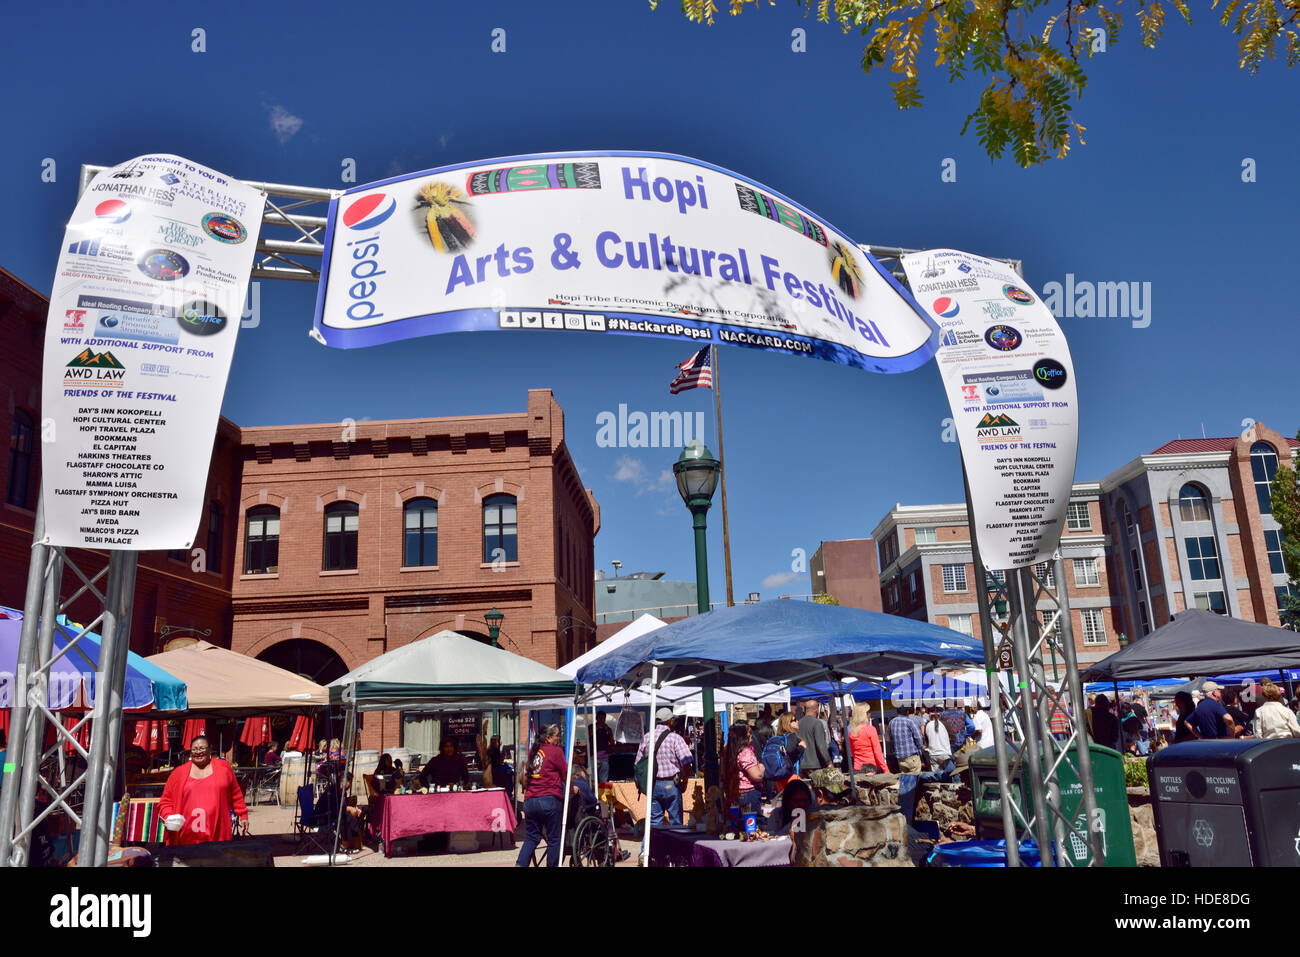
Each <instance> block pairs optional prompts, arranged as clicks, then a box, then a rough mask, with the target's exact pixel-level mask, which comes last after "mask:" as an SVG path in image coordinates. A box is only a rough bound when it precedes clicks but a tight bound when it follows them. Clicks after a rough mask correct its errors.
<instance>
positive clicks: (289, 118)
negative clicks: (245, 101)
mask: <svg viewBox="0 0 1300 957" xmlns="http://www.w3.org/2000/svg"><path fill="white" fill-rule="evenodd" d="M266 109H267V111H268V112H269V113H270V114H271V132H272V133H274V134H275V138H276V139H278V140H279V141H280V142H281V143H287V142H289V141H290V140H291V139H293V138H294V136H296V135H297V133H298V131H299V130H300V129H302V117H301V116H294V115H293V114H292V113H290V112H289V111H288V110H286V109H285V108H284V107H283V106H268V107H267V108H266Z"/></svg>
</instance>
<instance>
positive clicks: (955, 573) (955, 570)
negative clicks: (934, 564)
mask: <svg viewBox="0 0 1300 957" xmlns="http://www.w3.org/2000/svg"><path fill="white" fill-rule="evenodd" d="M949 569H952V572H951V575H950V574H949ZM959 577H960V580H961V587H960V588H958V587H957V581H958V578H959ZM950 578H951V580H952V587H949V579H950ZM968 589H969V586H968V585H967V583H966V565H965V564H964V563H962V564H956V565H944V566H943V593H944V594H945V595H957V594H960V593H962V592H964V591H967V590H968Z"/></svg>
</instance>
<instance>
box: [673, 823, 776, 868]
mask: <svg viewBox="0 0 1300 957" xmlns="http://www.w3.org/2000/svg"><path fill="white" fill-rule="evenodd" d="M650 866H651V867H789V866H790V839H789V838H788V837H776V838H772V839H771V840H770V841H722V840H718V839H717V838H714V837H710V836H709V835H708V834H706V833H705V832H703V831H696V830H694V829H692V828H677V827H655V828H651V829H650Z"/></svg>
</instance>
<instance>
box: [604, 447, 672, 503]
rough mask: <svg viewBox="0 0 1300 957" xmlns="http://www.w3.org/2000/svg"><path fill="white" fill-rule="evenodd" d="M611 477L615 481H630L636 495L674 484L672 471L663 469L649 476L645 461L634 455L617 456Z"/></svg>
mask: <svg viewBox="0 0 1300 957" xmlns="http://www.w3.org/2000/svg"><path fill="white" fill-rule="evenodd" d="M613 478H614V481H616V482H630V483H632V486H633V487H634V488H635V489H636V494H637V495H644V494H646V493H647V492H661V491H663V490H664V489H668V488H672V487H673V486H674V483H673V473H672V472H670V471H668V470H667V469H665V470H664V471H662V472H660V473H659V474H658V475H656V476H651V475H650V469H649V468H648V467H647V466H646V464H645V462H644V461H642V460H641V459H639V458H637V457H636V456H634V455H623V456H620V457H619V460H618V462H617V463H616V468H615V469H614V475H613Z"/></svg>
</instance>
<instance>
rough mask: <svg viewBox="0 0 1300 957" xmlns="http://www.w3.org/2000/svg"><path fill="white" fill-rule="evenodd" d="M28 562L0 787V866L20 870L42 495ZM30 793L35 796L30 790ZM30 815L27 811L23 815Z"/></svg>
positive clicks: (41, 577)
mask: <svg viewBox="0 0 1300 957" xmlns="http://www.w3.org/2000/svg"><path fill="white" fill-rule="evenodd" d="M32 538H33V544H32V551H31V563H30V564H29V565H28V566H27V597H26V598H25V599H24V603H23V627H22V635H21V638H20V639H19V643H18V661H17V665H16V667H15V668H14V693H13V701H12V702H11V703H10V712H9V742H10V746H9V750H8V751H7V752H6V763H8V756H9V755H11V754H15V755H18V757H19V759H18V761H16V762H13V765H14V766H13V768H12V769H7V770H6V773H5V777H6V778H8V779H9V782H10V786H9V787H6V788H0V867H8V866H11V865H16V866H19V867H21V866H22V865H23V864H25V863H26V862H27V847H28V843H27V841H26V840H25V839H24V840H23V841H21V842H20V843H19V844H18V845H17V846H15V844H14V840H13V836H14V822H15V821H16V820H17V819H18V813H17V811H18V795H19V794H20V793H21V792H22V791H23V790H24V788H23V784H24V782H25V781H26V780H27V778H28V776H29V775H32V776H33V777H32V781H33V788H34V786H35V777H34V775H35V774H36V773H37V771H38V770H39V769H35V770H34V769H32V768H30V767H29V766H28V764H27V762H25V761H23V760H22V756H23V755H24V754H25V753H26V748H25V743H26V735H27V717H28V715H27V712H28V707H27V686H28V682H29V681H30V680H31V671H32V662H33V661H34V660H35V658H36V625H37V622H38V621H39V618H40V612H41V604H42V601H43V597H44V586H45V576H46V571H47V569H46V566H47V564H48V562H49V553H50V548H49V546H48V545H44V544H42V543H41V540H42V539H43V538H45V496H44V495H42V496H41V499H40V502H39V503H38V504H37V506H36V523H35V528H34V529H33V531H32ZM33 793H35V792H34V791H33ZM27 816H28V817H29V818H30V816H31V814H30V811H29V812H28V815H27Z"/></svg>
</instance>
